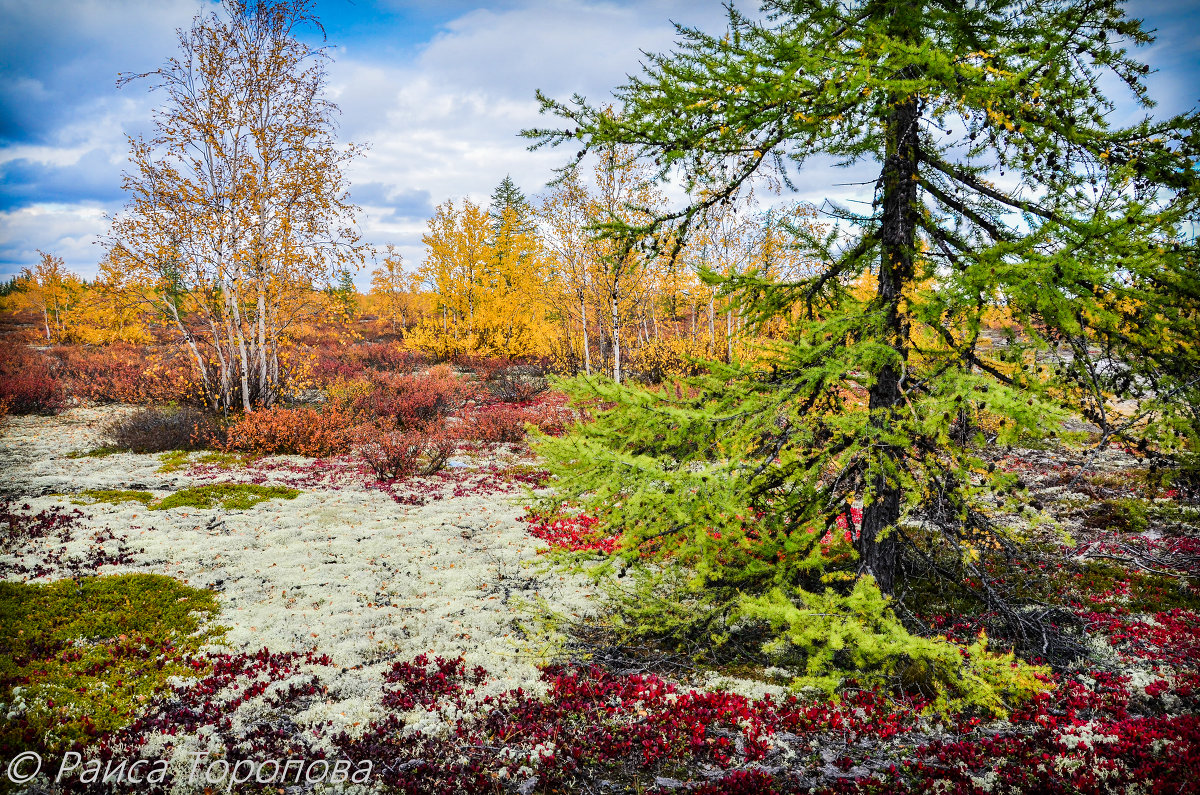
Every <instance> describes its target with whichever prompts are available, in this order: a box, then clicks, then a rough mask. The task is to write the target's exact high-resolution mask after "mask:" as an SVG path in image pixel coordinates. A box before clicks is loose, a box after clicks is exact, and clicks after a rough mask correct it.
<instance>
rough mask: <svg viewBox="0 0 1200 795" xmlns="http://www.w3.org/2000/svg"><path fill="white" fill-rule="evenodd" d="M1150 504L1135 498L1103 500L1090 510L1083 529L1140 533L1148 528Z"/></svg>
mask: <svg viewBox="0 0 1200 795" xmlns="http://www.w3.org/2000/svg"><path fill="white" fill-rule="evenodd" d="M1149 509H1150V504H1149V503H1148V502H1147V501H1146V500H1142V499H1138V498H1137V497H1120V498H1117V499H1112V500H1105V501H1104V502H1101V503H1099V504H1098V505H1096V506H1095V507H1094V508H1092V509H1091V510H1090V512H1089V514H1088V517H1087V518H1086V519H1084V522H1083V524H1084V526H1085V527H1092V528H1096V529H1099V530H1118V531H1121V532H1127V533H1142V532H1145V530H1146V528H1147V527H1149V522H1150V510H1149Z"/></svg>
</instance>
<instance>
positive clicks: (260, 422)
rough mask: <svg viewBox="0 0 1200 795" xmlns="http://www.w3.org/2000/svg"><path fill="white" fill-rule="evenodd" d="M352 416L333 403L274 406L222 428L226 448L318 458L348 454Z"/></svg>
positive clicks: (352, 430)
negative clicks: (321, 405)
mask: <svg viewBox="0 0 1200 795" xmlns="http://www.w3.org/2000/svg"><path fill="white" fill-rule="evenodd" d="M356 424H357V420H356V418H355V417H354V416H353V415H351V414H349V413H348V412H346V411H345V410H343V409H341V408H339V407H337V406H326V407H325V408H324V409H323V410H318V409H315V408H312V407H309V406H275V407H272V408H269V409H259V410H257V411H251V412H247V413H246V414H243V415H241V417H239V418H238V419H237V420H236V421H234V422H233V423H232V424H231V425H230V426H229V427H228V429H227V430H226V436H225V447H226V449H227V450H229V451H237V452H244V453H257V454H261V455H280V454H293V455H305V456H311V457H313V458H322V457H325V456H330V455H338V454H341V453H348V452H350V450H351V447H352V445H353V442H354V426H355V425H356Z"/></svg>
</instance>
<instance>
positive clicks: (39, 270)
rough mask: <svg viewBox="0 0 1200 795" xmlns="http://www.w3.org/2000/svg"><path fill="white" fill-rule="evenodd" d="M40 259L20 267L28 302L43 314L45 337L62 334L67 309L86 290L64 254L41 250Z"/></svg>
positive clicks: (51, 338) (23, 293) (48, 340)
mask: <svg viewBox="0 0 1200 795" xmlns="http://www.w3.org/2000/svg"><path fill="white" fill-rule="evenodd" d="M38 257H39V259H38V262H37V264H36V265H34V266H33V267H30V268H25V269H23V270H22V271H21V281H22V282H24V288H25V289H24V290H23V292H22V293H21V295H23V297H24V301H25V303H26V304H27V305H28V306H29V307H30V308H31V309H33V310H34V311H35V312H37V313H38V314H39V315H41V318H42V329H43V331H44V332H45V334H46V341H47V342H50V341H51V340H53V339H55V338H56V337H61V336H62V334H63V332H64V331H65V330H66V327H67V313H68V312H69V311H70V310H71V308H72V306H74V304H75V303H76V302H77V301H78V300H79V297H80V295H82V293H83V290H84V285H83V283H82V282H81V281H80V280H79V277H78V276H76V275H75V274H73V273H71V272H70V271H68V270H67V266H66V263H64V262H63V259H62V257H56V256H54V255H53V254H47V253H46V252H44V251H39V252H38Z"/></svg>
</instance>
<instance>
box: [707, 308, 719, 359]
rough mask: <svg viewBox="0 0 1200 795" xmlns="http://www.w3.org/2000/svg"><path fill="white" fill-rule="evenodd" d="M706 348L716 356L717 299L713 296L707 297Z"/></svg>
mask: <svg viewBox="0 0 1200 795" xmlns="http://www.w3.org/2000/svg"><path fill="white" fill-rule="evenodd" d="M708 347H709V348H710V349H711V350H712V355H713V356H716V355H717V297H716V295H715V294H713V295H710V296H709V297H708Z"/></svg>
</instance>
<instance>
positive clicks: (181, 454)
mask: <svg viewBox="0 0 1200 795" xmlns="http://www.w3.org/2000/svg"><path fill="white" fill-rule="evenodd" d="M158 460H159V461H161V462H162V465H161V466H160V467H159V468H158V471H159V472H175V471H176V470H179V469H183V468H184V467H185V466H187V465H188V451H187V450H168V451H167V452H165V453H162V454H161V455H159V457H158Z"/></svg>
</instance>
